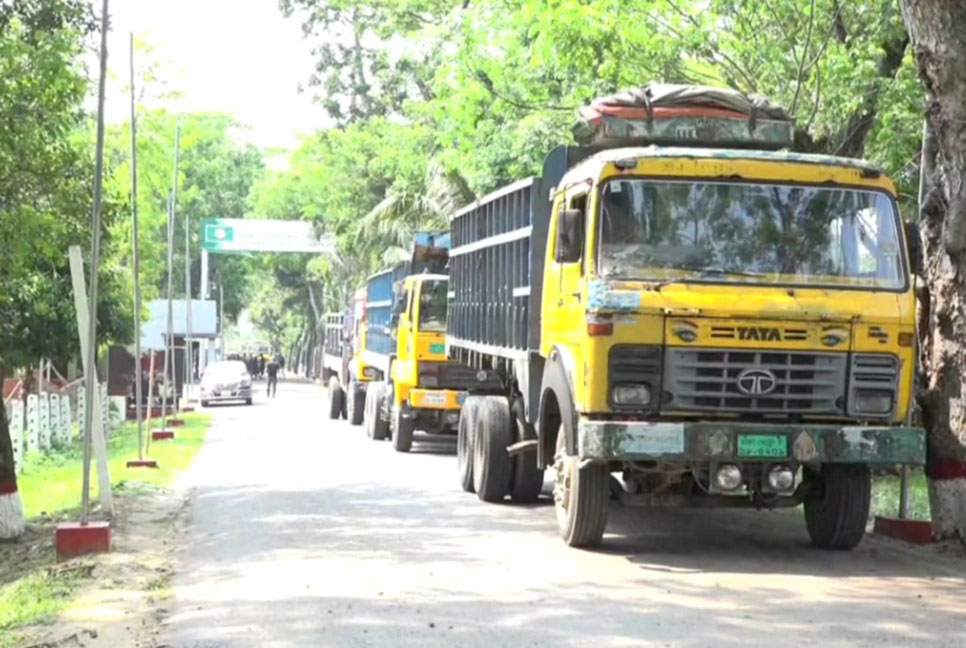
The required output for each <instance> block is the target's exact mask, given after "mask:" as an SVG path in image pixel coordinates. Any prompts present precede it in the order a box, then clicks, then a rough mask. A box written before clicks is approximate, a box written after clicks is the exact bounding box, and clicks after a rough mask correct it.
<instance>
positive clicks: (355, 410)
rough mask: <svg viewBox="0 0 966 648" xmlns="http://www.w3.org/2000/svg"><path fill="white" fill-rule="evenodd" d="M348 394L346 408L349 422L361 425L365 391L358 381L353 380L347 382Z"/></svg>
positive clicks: (364, 405)
mask: <svg viewBox="0 0 966 648" xmlns="http://www.w3.org/2000/svg"><path fill="white" fill-rule="evenodd" d="M348 396H349V398H348V399H347V400H348V405H347V408H346V409H347V415H348V417H349V423H350V424H351V425H362V418H363V414H364V413H365V407H366V392H365V390H363V389H362V386H361V385H360V384H359V383H358V382H356V381H355V380H353V381H352V382H350V383H349V394H348Z"/></svg>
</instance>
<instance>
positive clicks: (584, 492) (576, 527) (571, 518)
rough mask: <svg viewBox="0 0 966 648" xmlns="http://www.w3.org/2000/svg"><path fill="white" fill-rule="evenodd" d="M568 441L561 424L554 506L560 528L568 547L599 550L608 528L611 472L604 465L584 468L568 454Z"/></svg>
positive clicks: (555, 463) (556, 458)
mask: <svg viewBox="0 0 966 648" xmlns="http://www.w3.org/2000/svg"><path fill="white" fill-rule="evenodd" d="M566 438H567V433H566V432H565V431H564V426H563V425H561V426H560V428H559V429H558V430H557V450H556V453H555V454H554V472H555V480H554V486H553V504H554V509H555V510H556V513H557V527H558V528H559V530H560V536H561V537H562V538H563V540H564V542H566V543H567V545H568V546H571V547H595V546H597V545H599V544H600V542H601V540H602V539H603V537H604V527H606V526H607V500H608V499H609V498H610V489H609V488H608V482H609V478H610V473H608V472H607V466H605V465H603V464H590V465H588V466H584V467H583V468H581V467H580V466H579V461H578V459H577V457H576V456H575V455H569V454H567V441H566Z"/></svg>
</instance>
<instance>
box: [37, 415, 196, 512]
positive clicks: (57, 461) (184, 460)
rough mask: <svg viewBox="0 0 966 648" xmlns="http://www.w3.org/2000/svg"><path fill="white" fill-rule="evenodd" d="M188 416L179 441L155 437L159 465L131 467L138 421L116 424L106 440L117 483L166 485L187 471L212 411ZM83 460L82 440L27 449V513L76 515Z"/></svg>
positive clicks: (153, 450) (154, 452) (153, 445)
mask: <svg viewBox="0 0 966 648" xmlns="http://www.w3.org/2000/svg"><path fill="white" fill-rule="evenodd" d="M183 416H184V419H185V425H184V426H183V427H180V428H176V431H175V435H176V438H175V441H173V442H172V441H158V442H152V443H151V447H150V451H149V454H150V457H151V458H152V459H154V460H156V461H157V462H158V465H159V469H158V470H152V469H148V468H134V469H129V468H127V462H128V461H130V460H132V459H137V456H138V440H137V425H136V424H134V423H130V422H127V423H125V424H123V425H122V426H120V427H119V428H118V429H116V430H115V431H114V432H113V433H112V434H111V437H110V438H109V439H108V444H107V445H108V450H107V453H108V469H109V471H110V474H111V483H112V485H113V486H115V487H117V486H120V485H122V484H125V485H128V483H130V482H138V483H143V484H151V485H156V486H166V485H168V484H170V483H171V482H172V481H173V480H174V478H175V477H176V476H177V475H178V474H179V473H181V472H184V471H185V470H186V469H187V468H188V467H189V466H190V465H191V462H192V461H194V458H195V455H196V454H197V453H198V450H199V449H200V448H201V446H202V444H203V443H204V440H205V434H206V432H207V431H208V427H209V425H210V424H211V417H210V416H209V415H207V414H202V413H190V414H185V415H183ZM152 424H153V422H152ZM82 461H83V460H82V455H81V444H80V441H79V440H74V441H73V442H72V443H71V445H69V446H67V447H64V448H59V449H57V450H54V451H52V452H50V453H48V454H37V453H34V454H29V455H27V457H26V461H25V462H24V472H23V474H22V475H20V477H19V479H18V482H19V486H20V496H21V498H22V499H23V506H24V512H25V513H26V515H27V518H28V519H35V518H37V517H40V516H47V517H50V518H54V519H63V518H67V517H72V516H76V515H77V513H78V511H79V509H80V488H81V472H82V469H81V464H82ZM91 464H92V465H91V480H92V484H93V485H94V492H96V481H95V480H96V475H97V467H96V465H94V462H93V461H92V462H91Z"/></svg>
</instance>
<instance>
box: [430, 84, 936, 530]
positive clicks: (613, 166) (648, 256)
mask: <svg viewBox="0 0 966 648" xmlns="http://www.w3.org/2000/svg"><path fill="white" fill-rule="evenodd" d="M582 127H583V130H582V132H578V137H579V139H580V140H581V145H578V146H565V147H559V148H557V149H555V150H553V151H552V152H551V153H550V154H549V156H548V157H547V158H546V161H545V162H544V165H543V172H542V174H541V175H540V176H538V177H531V178H528V179H525V180H522V181H520V182H517V183H515V184H512V185H509V186H507V187H504V188H503V189H500V190H498V191H495V192H493V193H491V194H489V195H487V196H485V197H484V198H481V199H480V200H478V201H477V202H476V203H474V204H472V205H470V206H468V207H466V208H465V209H463V210H461V211H459V212H457V213H456V214H455V215H454V216H453V217H452V219H451V231H452V237H453V249H451V251H450V265H451V271H450V291H451V300H450V304H449V317H448V320H447V349H448V356H449V357H450V359H451V360H453V361H456V362H459V363H461V364H463V365H465V366H467V367H470V368H472V369H474V370H476V371H478V372H484V373H487V374H493V375H495V376H497V377H498V379H499V385H500V388H499V389H498V390H488V389H474V390H472V392H471V395H470V396H469V397H468V398H466V399H465V400H464V403H463V407H462V413H461V424H460V427H459V432H460V433H459V440H458V468H459V478H460V482H461V484H462V486H463V487H464V489H466V490H468V491H472V490H475V491H476V493H477V496H478V497H479V498H480V499H482V500H485V501H502V500H503V499H504V498H505V497H507V496H508V495H509V496H510V497H511V498H512V499H513V500H515V501H531V500H533V499H534V498H536V497H537V496H538V494H539V493H540V487H541V484H542V482H543V476H544V471H545V469H547V468H552V470H553V484H554V485H553V500H554V506H555V510H556V518H557V522H558V526H559V530H560V534H561V536H562V537H563V539H564V541H565V542H566V543H567V544H569V545H571V546H593V545H597V544H599V543H600V542H601V541H602V537H603V534H604V530H605V526H606V521H607V508H608V501H609V500H612V499H616V500H618V501H619V502H620V503H622V504H625V505H628V506H642V507H649V506H665V507H753V508H759V509H762V508H764V509H770V508H776V507H790V506H797V505H799V504H803V505H804V513H805V515H804V517H805V523H806V527H807V530H808V533H809V535H810V537H811V539H812V541H813V543H814V544H816V545H818V546H820V547H823V548H830V549H850V548H852V547H854V546H855V545H856V544H857V543H858V542H859V541H860V540H861V538H862V536H863V534H864V531H865V527H866V523H867V518H868V513H869V505H870V489H871V486H870V481H871V480H870V469H871V468H873V467H884V466H897V465H920V464H922V463H924V460H925V439H924V432H923V430H922V429H921V428H918V427H913V426H912V425H910V420H911V403H912V398H913V376H914V369H915V363H916V340H917V337H916V326H915V299H914V292H913V277H914V275H913V273H912V272H911V271H910V270H911V268H912V267H914V265H915V263H917V258H918V249H917V247H916V246H917V244H918V234H917V233H915V231H914V227H913V226H906V228H905V229H904V226H903V223H902V221H901V219H900V214H899V210H898V208H897V205H896V190H895V188H894V186H893V184H892V182H891V181H890V180H889V179H888V178H887V177H886V176H885V174H884V173H883V172H882V171H881V170H880V169H878V168H877V167H875V166H873V165H871V164H868V163H866V162H863V161H859V160H853V159H843V158H836V157H831V156H824V155H805V154H797V153H791V152H787V151H782V150H778V149H781V148H782V147H784V146H787V145H788V144H790V142H791V140H792V123H791V121H790V120H789V119H788V118H787V116H786V115H784V114H783V113H782V112H781V111H779V110H777V109H774V107H772V106H769V105H767V104H761V103H753V102H751V101H750V100H748V99H747V98H745V97H743V96H741V95H738V94H737V93H732V92H729V91H718V90H715V89H709V88H688V87H684V88H682V87H672V88H668V87H655V88H650V89H645V90H642V91H637V92H635V93H628V94H626V95H621V96H619V97H615V98H609V99H608V100H604V101H601V102H597V103H596V104H595V105H593V106H592V107H591V109H590V110H589V111H587V112H585V113H584V121H583V122H582Z"/></svg>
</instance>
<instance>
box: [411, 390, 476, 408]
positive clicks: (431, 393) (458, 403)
mask: <svg viewBox="0 0 966 648" xmlns="http://www.w3.org/2000/svg"><path fill="white" fill-rule="evenodd" d="M465 394H466V392H461V391H456V390H453V389H410V390H409V405H410V407H412V408H413V409H436V410H459V409H460V407H462V405H463V398H464V397H465Z"/></svg>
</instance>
